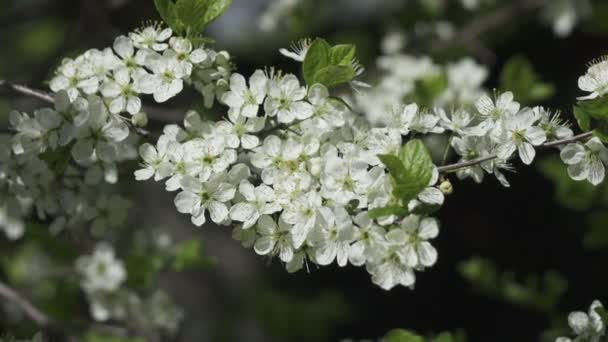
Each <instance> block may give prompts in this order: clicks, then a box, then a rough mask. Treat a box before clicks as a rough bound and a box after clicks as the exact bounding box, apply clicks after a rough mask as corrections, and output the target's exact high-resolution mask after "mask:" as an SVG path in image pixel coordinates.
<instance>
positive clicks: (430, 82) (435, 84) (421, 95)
mask: <svg viewBox="0 0 608 342" xmlns="http://www.w3.org/2000/svg"><path fill="white" fill-rule="evenodd" d="M414 86H415V88H414V95H413V98H412V102H416V103H418V104H419V105H420V106H422V107H430V106H432V105H433V103H434V102H435V99H436V98H437V97H438V96H439V95H441V94H442V93H443V92H444V91H445V90H446V89H447V88H448V78H447V75H446V74H444V73H439V74H437V75H432V76H428V77H425V78H423V79H420V80H416V82H414Z"/></svg>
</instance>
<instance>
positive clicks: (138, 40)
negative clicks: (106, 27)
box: [50, 25, 232, 115]
mask: <svg viewBox="0 0 608 342" xmlns="http://www.w3.org/2000/svg"><path fill="white" fill-rule="evenodd" d="M198 45H200V44H195V43H193V41H192V40H190V39H187V38H183V37H177V36H173V32H172V31H171V29H170V28H165V29H162V28H161V27H160V25H152V26H147V27H144V28H142V29H140V30H137V31H135V32H131V33H130V34H129V35H128V36H120V37H118V38H116V40H115V41H114V45H113V47H112V48H106V49H104V50H101V51H100V50H97V49H91V50H89V51H87V52H85V53H84V54H82V55H80V56H78V57H77V58H76V59H65V60H64V61H63V63H62V65H61V66H60V67H59V68H58V69H57V71H56V76H55V77H54V78H53V79H52V80H51V83H50V87H51V90H53V91H54V92H58V91H62V90H63V91H66V92H67V93H68V95H69V97H70V99H71V100H75V99H76V98H78V97H82V96H84V97H86V96H87V95H92V94H100V95H102V97H103V100H104V102H105V104H106V106H107V107H108V109H109V112H110V113H112V114H120V113H125V112H126V113H129V114H131V115H136V114H138V113H140V112H141V110H142V105H141V98H140V96H141V95H143V94H149V95H153V97H154V100H155V101H156V102H159V103H161V102H165V101H167V100H169V99H171V98H172V97H174V96H176V95H177V94H178V93H180V92H181V91H182V90H183V87H184V83H193V84H194V85H195V87H196V89H198V90H199V91H200V92H201V93H202V94H203V96H204V97H205V103H206V104H207V105H208V107H211V105H212V104H213V102H214V100H215V98H216V97H218V96H221V94H222V89H224V88H225V85H226V80H227V77H229V76H230V72H231V69H232V67H231V65H230V56H229V55H228V53H227V52H225V51H222V52H216V51H214V50H211V49H206V48H204V47H203V46H198Z"/></svg>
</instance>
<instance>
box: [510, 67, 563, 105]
mask: <svg viewBox="0 0 608 342" xmlns="http://www.w3.org/2000/svg"><path fill="white" fill-rule="evenodd" d="M500 89H501V90H502V91H511V92H513V95H514V96H515V98H516V99H518V101H520V102H522V103H523V104H530V103H534V102H540V101H543V100H546V99H548V98H550V97H551V96H553V93H554V92H555V89H554V87H553V86H552V85H550V84H548V83H543V82H541V81H540V80H539V76H538V74H537V73H536V71H535V70H534V68H533V66H532V64H531V63H530V62H529V61H528V59H527V58H526V57H525V56H522V55H517V56H514V57H512V58H511V59H509V61H507V63H506V64H505V66H504V68H503V70H502V72H501V74H500Z"/></svg>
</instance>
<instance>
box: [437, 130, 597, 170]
mask: <svg viewBox="0 0 608 342" xmlns="http://www.w3.org/2000/svg"><path fill="white" fill-rule="evenodd" d="M592 135H593V132H585V133H582V134H579V135H575V136H573V137H571V138H566V139H561V140H554V141H550V142H547V143H544V144H542V145H540V146H539V148H550V147H556V146H560V145H565V144H569V143H573V142H577V141H581V140H585V139H588V138H590V137H591V136H592ZM496 158H498V156H497V155H491V156H487V157H481V158H477V159H473V160H468V161H464V162H459V163H454V164H450V165H446V166H440V167H438V168H437V171H439V173H446V172H451V171H456V170H460V169H464V168H467V167H470V166H475V165H477V164H481V163H485V162H487V161H491V160H494V159H496Z"/></svg>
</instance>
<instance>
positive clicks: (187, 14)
mask: <svg viewBox="0 0 608 342" xmlns="http://www.w3.org/2000/svg"><path fill="white" fill-rule="evenodd" d="M211 5H212V0H178V1H177V3H176V4H175V13H176V14H177V18H178V19H179V20H180V21H181V22H182V23H183V24H184V25H186V27H187V28H188V31H189V32H187V33H189V34H192V33H199V32H200V31H201V30H202V29H203V28H204V27H205V24H206V21H205V20H206V18H205V16H206V15H207V11H208V9H209V8H210V6H211Z"/></svg>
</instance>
